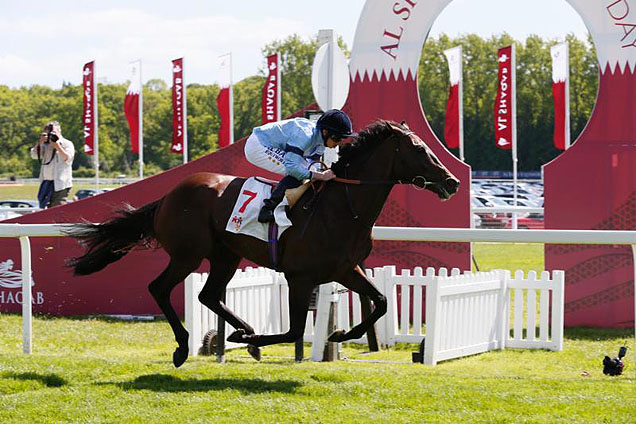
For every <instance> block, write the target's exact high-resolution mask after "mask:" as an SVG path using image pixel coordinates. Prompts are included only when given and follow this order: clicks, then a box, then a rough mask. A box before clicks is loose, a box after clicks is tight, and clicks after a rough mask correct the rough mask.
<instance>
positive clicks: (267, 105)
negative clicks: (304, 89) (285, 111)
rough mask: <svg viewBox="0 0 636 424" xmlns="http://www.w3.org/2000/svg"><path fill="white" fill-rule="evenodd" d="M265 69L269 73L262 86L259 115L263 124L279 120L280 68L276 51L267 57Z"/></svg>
mask: <svg viewBox="0 0 636 424" xmlns="http://www.w3.org/2000/svg"><path fill="white" fill-rule="evenodd" d="M267 69H269V75H267V79H266V80H265V85H264V86H263V97H262V101H261V111H262V112H261V115H262V120H263V124H268V123H270V122H276V121H278V120H280V110H279V104H278V103H279V102H278V97H279V95H280V93H279V90H280V69H279V63H278V53H275V54H273V55H271V56H268V57H267Z"/></svg>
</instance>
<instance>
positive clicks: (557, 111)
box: [552, 81, 566, 150]
mask: <svg viewBox="0 0 636 424" xmlns="http://www.w3.org/2000/svg"><path fill="white" fill-rule="evenodd" d="M552 96H553V97H554V147H556V148H557V149H560V150H565V135H566V128H565V123H566V121H565V120H566V116H565V115H566V113H565V81H561V82H556V83H552Z"/></svg>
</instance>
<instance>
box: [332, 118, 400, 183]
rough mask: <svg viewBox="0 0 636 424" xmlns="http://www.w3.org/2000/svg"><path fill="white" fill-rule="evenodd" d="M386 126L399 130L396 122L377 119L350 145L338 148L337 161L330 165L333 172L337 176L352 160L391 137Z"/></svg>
mask: <svg viewBox="0 0 636 424" xmlns="http://www.w3.org/2000/svg"><path fill="white" fill-rule="evenodd" d="M387 124H392V125H393V126H395V127H397V128H400V125H399V124H398V123H396V122H392V121H385V120H383V119H379V120H377V121H375V122H374V123H372V124H371V125H369V126H367V127H366V128H365V129H364V130H362V131H361V132H360V133H359V134H358V137H356V139H355V140H354V141H353V142H352V143H349V144H346V145H342V146H340V149H339V152H338V161H337V162H335V163H334V164H333V165H332V169H333V171H334V172H335V173H336V174H338V175H339V173H338V171H341V170H342V168H343V166H345V165H346V164H348V163H350V162H351V161H352V160H353V159H354V158H357V157H361V156H364V154H365V153H366V152H368V151H370V150H372V149H373V148H374V147H376V146H377V145H378V144H380V143H381V142H382V141H384V140H386V139H387V138H389V137H390V136H391V135H393V134H394V130H393V128H391V126H389V125H387Z"/></svg>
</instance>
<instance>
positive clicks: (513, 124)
mask: <svg viewBox="0 0 636 424" xmlns="http://www.w3.org/2000/svg"><path fill="white" fill-rule="evenodd" d="M511 47H512V48H511V49H510V51H511V54H510V56H511V58H510V71H511V74H512V75H511V76H512V78H511V101H512V122H511V123H510V125H511V129H512V184H513V192H514V205H515V208H516V207H517V54H516V48H515V47H516V46H515V43H514V42H513V43H512V46H511ZM512 228H513V229H517V212H513V213H512Z"/></svg>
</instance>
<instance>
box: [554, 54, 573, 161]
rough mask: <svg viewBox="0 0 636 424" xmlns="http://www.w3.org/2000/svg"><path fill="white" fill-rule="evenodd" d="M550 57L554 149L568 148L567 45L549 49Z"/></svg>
mask: <svg viewBox="0 0 636 424" xmlns="http://www.w3.org/2000/svg"><path fill="white" fill-rule="evenodd" d="M550 54H551V56H552V96H553V98H554V147H556V148H557V149H560V150H565V149H567V148H568V147H569V146H570V81H569V80H570V78H569V74H570V72H569V58H568V56H569V55H568V45H567V43H561V44H557V45H555V46H552V48H551V49H550Z"/></svg>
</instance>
